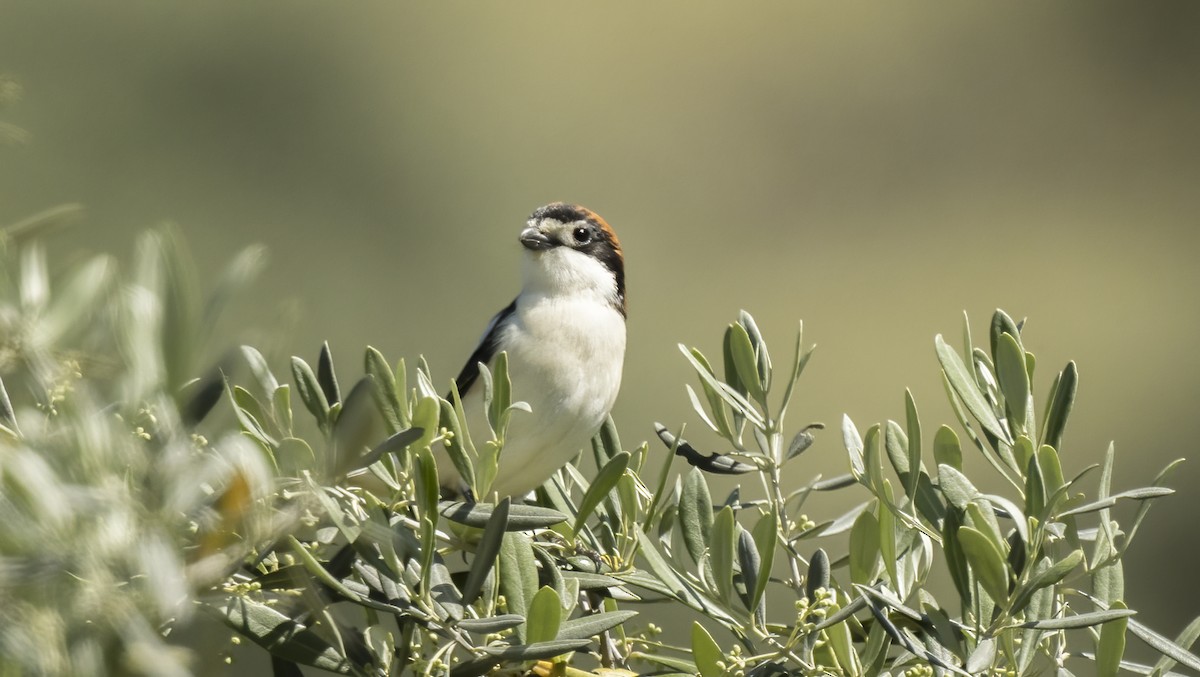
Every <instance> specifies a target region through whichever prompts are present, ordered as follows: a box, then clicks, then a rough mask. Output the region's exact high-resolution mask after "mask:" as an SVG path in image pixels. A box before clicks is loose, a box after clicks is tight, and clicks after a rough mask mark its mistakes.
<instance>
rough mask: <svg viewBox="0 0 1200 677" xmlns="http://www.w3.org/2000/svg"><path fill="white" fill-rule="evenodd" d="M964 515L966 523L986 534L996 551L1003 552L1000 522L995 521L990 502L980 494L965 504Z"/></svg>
mask: <svg viewBox="0 0 1200 677" xmlns="http://www.w3.org/2000/svg"><path fill="white" fill-rule="evenodd" d="M1017 514H1018V515H1020V513H1017ZM966 515H967V524H968V525H969V526H971V527H974V528H975V529H976V530H977V531H979V532H980V533H982V534H983V535H984V536H986V537H987V539H988V542H990V543H991V544H992V547H994V548H995V549H996V551H997V552H999V553H1000V554H1004V550H1005V548H1004V537H1003V536H1002V535H1001V534H1000V524H999V522H997V521H996V515H995V513H994V512H993V511H992V506H991V503H990V502H987V501H986V499H984V497H983V495H982V494H980V496H979V497H978V498H976V499H975V500H974V501H971V502H970V503H968V504H967V510H966Z"/></svg>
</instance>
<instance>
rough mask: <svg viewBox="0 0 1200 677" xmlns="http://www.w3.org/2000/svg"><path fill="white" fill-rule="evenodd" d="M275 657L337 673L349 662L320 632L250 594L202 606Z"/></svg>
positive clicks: (349, 666)
mask: <svg viewBox="0 0 1200 677" xmlns="http://www.w3.org/2000/svg"><path fill="white" fill-rule="evenodd" d="M201 608H203V609H205V610H208V611H211V612H212V613H214V614H215V615H216V616H217V617H218V618H220V619H221V621H223V622H224V623H225V624H226V625H228V626H229V627H231V628H233V629H234V630H236V631H237V632H238V633H239V634H241V635H243V636H245V637H248V638H250V640H251V641H253V642H254V643H255V644H258V645H259V646H261V647H263V648H264V649H266V650H268V651H270V652H271V653H272V654H274V655H276V656H280V657H281V658H285V659H287V660H290V661H293V662H295V663H300V664H303V665H311V666H313V667H316V668H320V669H322V670H328V671H330V672H335V673H338V674H349V673H350V672H351V670H352V668H353V665H352V663H351V662H350V661H349V659H347V658H346V657H345V656H343V655H342V654H341V653H340V652H338V650H337V649H336V648H335V647H334V646H333V645H332V644H331V643H330V642H329V641H328V640H326V639H325V638H324V637H322V636H321V635H320V634H318V633H316V632H314V631H313V630H311V629H309V628H308V627H306V626H305V625H303V624H301V623H297V622H296V621H294V620H292V619H291V618H290V617H288V616H286V615H284V614H282V613H280V612H279V611H276V610H275V609H272V608H271V607H269V606H267V605H266V604H263V603H261V602H256V601H254V600H253V599H250V598H249V597H240V596H232V597H229V598H227V599H225V600H222V601H221V602H220V603H214V604H205V605H204V606H203V607H201Z"/></svg>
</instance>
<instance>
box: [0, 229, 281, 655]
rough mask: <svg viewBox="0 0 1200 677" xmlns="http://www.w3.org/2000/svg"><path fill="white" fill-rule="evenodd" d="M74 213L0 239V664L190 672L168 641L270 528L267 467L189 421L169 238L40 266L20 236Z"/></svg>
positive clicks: (243, 445) (235, 443) (233, 440)
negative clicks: (247, 543)
mask: <svg viewBox="0 0 1200 677" xmlns="http://www.w3.org/2000/svg"><path fill="white" fill-rule="evenodd" d="M73 211H74V210H72V209H71V208H63V209H57V210H50V211H48V212H46V213H44V214H43V215H40V216H39V217H35V218H32V219H28V220H26V221H24V222H22V223H20V224H17V227H14V228H6V229H5V230H4V231H3V232H2V235H0V248H2V249H3V251H2V252H0V257H2V258H3V261H4V264H3V271H4V273H3V276H2V277H0V380H2V385H0V598H3V600H4V603H3V604H2V605H0V672H3V673H4V674H18V675H20V674H30V675H34V674H36V675H42V674H97V675H98V674H105V673H107V672H124V673H128V674H155V675H158V674H164V675H171V674H186V673H187V668H186V665H187V661H186V658H187V657H186V655H185V653H184V652H182V651H180V650H178V649H176V648H173V647H171V646H170V645H169V644H168V643H167V642H166V641H165V637H164V635H165V633H167V632H169V630H170V629H171V628H172V627H173V626H174V625H175V624H176V623H180V622H183V621H186V620H187V618H188V617H189V616H190V615H191V614H192V610H193V606H192V603H193V602H192V600H193V598H194V595H195V593H196V592H197V591H198V590H204V589H208V588H209V587H211V586H212V585H213V583H214V582H216V581H218V580H220V579H221V578H223V577H224V576H225V574H226V572H227V571H228V570H229V569H231V568H232V567H233V566H235V565H236V563H237V562H238V561H240V560H241V558H242V557H243V556H244V553H245V547H244V544H242V543H241V542H240V541H239V538H240V537H241V536H242V535H245V536H255V537H258V538H261V537H262V536H263V535H265V534H266V533H269V532H270V531H271V529H272V526H273V525H272V520H271V518H270V515H269V514H264V513H262V512H260V511H259V510H257V509H255V508H254V502H255V501H258V500H260V499H261V498H262V497H264V496H267V495H269V494H270V493H271V491H272V490H273V488H272V485H273V482H272V479H271V472H270V468H269V466H268V465H267V464H266V463H265V462H264V458H263V457H262V455H261V454H260V453H258V451H257V450H256V449H255V448H254V447H253V445H252V444H250V443H249V442H248V441H246V440H245V439H244V438H243V437H242V436H240V435H238V434H236V431H235V430H233V429H226V430H224V431H222V430H220V429H214V430H213V431H211V432H206V431H200V430H198V429H196V428H194V427H193V426H192V425H191V423H190V422H189V421H187V420H186V417H187V415H188V411H189V410H188V406H187V403H188V402H191V401H192V400H193V399H194V397H195V396H196V394H198V393H199V391H200V388H201V385H202V384H199V383H184V381H185V379H184V377H182V374H184V373H192V372H194V371H195V364H194V362H185V361H184V358H183V356H182V355H181V354H179V353H177V352H176V353H172V352H171V351H170V350H168V349H167V346H166V343H167V341H168V340H170V336H169V334H168V327H170V326H171V325H172V324H178V323H180V322H181V321H183V318H181V317H180V313H181V312H184V307H183V306H180V307H175V308H172V307H170V306H168V305H166V304H165V303H164V301H165V300H166V299H168V298H175V299H185V295H186V294H189V293H191V292H190V291H189V290H185V289H183V288H181V285H183V284H185V282H187V283H190V282H191V281H185V279H184V278H183V277H182V274H181V272H180V271H181V270H182V268H183V267H184V260H183V259H182V258H181V256H180V252H179V250H178V248H177V246H176V243H175V241H174V238H173V236H172V235H171V233H170V232H169V231H162V232H156V233H150V234H147V235H146V236H145V237H144V238H143V239H142V240H141V242H140V245H139V250H138V254H137V257H136V262H135V266H134V268H135V272H134V273H133V274H131V275H127V276H124V277H122V276H121V275H119V273H118V271H117V269H116V264H115V263H114V261H113V260H112V259H110V258H108V257H103V256H99V257H94V258H91V259H89V260H86V261H84V262H82V263H80V264H78V265H76V266H74V267H73V269H72V270H71V271H69V272H68V273H67V274H66V275H63V276H61V277H52V276H51V275H50V274H49V273H48V270H49V269H50V266H49V264H48V263H47V261H46V256H45V254H44V252H43V250H42V248H41V247H40V246H39V244H38V243H37V242H36V241H35V240H32V239H31V236H32V235H33V234H34V233H36V232H37V231H39V230H40V229H42V228H45V227H46V226H48V225H52V224H53V223H54V222H55V221H57V220H61V219H62V218H63V217H64V216H66V215H68V214H70V213H72V212H73ZM172 382H176V383H180V384H181V387H169V386H168V384H169V383H172ZM234 531H236V532H237V533H238V534H239V536H238V537H234V536H233V535H232V532H234Z"/></svg>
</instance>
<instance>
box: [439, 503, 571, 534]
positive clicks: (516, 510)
mask: <svg viewBox="0 0 1200 677" xmlns="http://www.w3.org/2000/svg"><path fill="white" fill-rule="evenodd" d="M495 510H496V505H494V504H492V503H466V502H462V501H442V502H441V503H439V504H438V512H439V513H440V514H441V515H442V517H445V518H446V519H448V520H450V521H451V522H455V523H457V524H462V525H465V526H468V527H475V528H477V529H481V528H484V527H486V526H488V525H489V523H490V522H491V519H492V515H493V513H494V511H495ZM567 519H568V518H567V516H566V515H564V514H563V513H561V512H559V511H557V510H552V509H550V508H543V507H541V506H537V505H521V504H518V505H513V506H510V507H509V508H508V526H507V527H506V530H507V531H529V530H530V529H541V528H544V527H549V526H553V525H555V524H560V523H562V522H566V521H567Z"/></svg>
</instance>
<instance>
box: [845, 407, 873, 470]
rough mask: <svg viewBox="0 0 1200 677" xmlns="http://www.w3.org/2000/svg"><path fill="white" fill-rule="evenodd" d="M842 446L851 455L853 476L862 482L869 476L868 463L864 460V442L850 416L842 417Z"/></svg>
mask: <svg viewBox="0 0 1200 677" xmlns="http://www.w3.org/2000/svg"><path fill="white" fill-rule="evenodd" d="M842 444H843V445H845V447H846V452H847V453H848V454H849V455H850V472H851V474H853V475H854V477H855V478H856V479H859V480H860V481H861V480H862V478H863V477H865V476H866V474H867V469H866V463H865V462H864V460H863V440H862V437H861V436H859V434H858V428H857V427H856V426H855V425H854V422H853V421H851V420H850V416H849V414H843V415H842Z"/></svg>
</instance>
